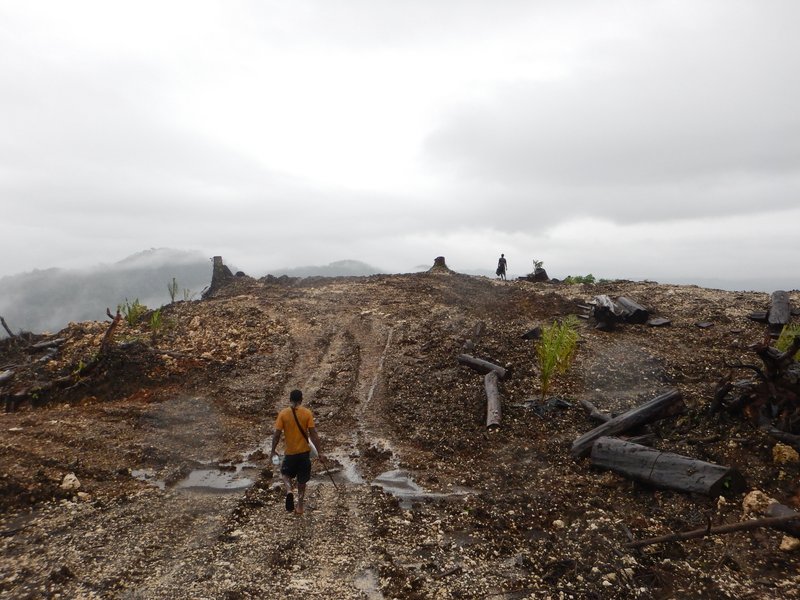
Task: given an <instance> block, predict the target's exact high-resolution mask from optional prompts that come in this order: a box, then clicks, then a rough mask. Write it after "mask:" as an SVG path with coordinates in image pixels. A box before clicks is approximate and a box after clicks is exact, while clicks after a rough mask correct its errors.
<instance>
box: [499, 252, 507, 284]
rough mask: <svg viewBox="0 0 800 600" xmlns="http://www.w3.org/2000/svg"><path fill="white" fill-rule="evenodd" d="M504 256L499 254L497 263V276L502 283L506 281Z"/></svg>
mask: <svg viewBox="0 0 800 600" xmlns="http://www.w3.org/2000/svg"><path fill="white" fill-rule="evenodd" d="M506 267H507V263H506V255H505V254H501V255H500V260H498V261H497V276H498V277H500V279H502V280H503V281H505V279H506Z"/></svg>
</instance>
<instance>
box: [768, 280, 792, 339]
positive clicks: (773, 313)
mask: <svg viewBox="0 0 800 600" xmlns="http://www.w3.org/2000/svg"><path fill="white" fill-rule="evenodd" d="M791 317H792V311H791V308H790V307H789V294H788V293H786V292H784V291H783V290H778V291H776V292H772V296H771V297H770V307H769V312H768V313H767V323H769V329H770V331H771V332H772V333H780V332H781V329H783V326H784V325H786V324H787V323H788V322H789V319H791Z"/></svg>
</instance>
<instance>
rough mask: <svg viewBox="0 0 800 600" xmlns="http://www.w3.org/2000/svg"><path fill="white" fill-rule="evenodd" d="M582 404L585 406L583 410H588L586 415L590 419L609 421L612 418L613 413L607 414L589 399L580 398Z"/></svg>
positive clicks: (602, 421)
mask: <svg viewBox="0 0 800 600" xmlns="http://www.w3.org/2000/svg"><path fill="white" fill-rule="evenodd" d="M579 402H580V405H581V406H582V407H583V410H585V411H586V415H587V416H588V417H589V418H590V419H594V420H595V421H600V422H601V423H607V422H608V421H610V420H611V415H607V414H605V413H603V412H600V410H599V409H598V408H597V407H596V406H595V405H594V404H592V403H591V402H589V401H588V400H580V401H579Z"/></svg>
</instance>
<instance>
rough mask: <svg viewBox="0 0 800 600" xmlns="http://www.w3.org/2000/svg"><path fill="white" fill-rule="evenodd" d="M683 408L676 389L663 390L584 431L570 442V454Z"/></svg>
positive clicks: (576, 455) (580, 453)
mask: <svg viewBox="0 0 800 600" xmlns="http://www.w3.org/2000/svg"><path fill="white" fill-rule="evenodd" d="M685 409H686V405H685V404H684V403H683V398H682V396H681V393H680V392H679V391H678V390H670V391H668V392H665V393H663V394H661V395H660V396H656V397H655V398H653V399H652V400H650V401H648V402H646V403H645V404H642V405H641V406H638V407H636V408H633V409H631V410H629V411H628V412H626V413H623V414H621V415H619V416H617V417H614V418H613V419H611V420H610V421H607V422H605V423H603V424H602V425H598V426H597V427H595V428H594V429H592V430H591V431H588V432H586V433H584V434H583V435H582V436H580V437H579V438H578V439H576V440H575V441H574V442H573V443H572V450H571V452H572V456H573V458H580V457H582V456H585V455H587V454H589V451H590V450H591V449H592V444H594V442H595V441H596V440H597V439H599V438H601V437H604V436H609V435H617V434H620V433H623V432H625V431H628V430H629V429H633V428H634V427H638V426H639V425H644V424H645V423H651V422H653V421H657V420H659V419H663V418H665V417H671V416H673V415H676V414H678V413H681V412H683V411H684V410H685Z"/></svg>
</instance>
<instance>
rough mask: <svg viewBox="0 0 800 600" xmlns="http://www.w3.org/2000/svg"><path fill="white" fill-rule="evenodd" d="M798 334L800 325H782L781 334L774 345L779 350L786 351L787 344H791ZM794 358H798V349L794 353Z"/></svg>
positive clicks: (799, 351) (799, 352) (799, 353)
mask: <svg viewBox="0 0 800 600" xmlns="http://www.w3.org/2000/svg"><path fill="white" fill-rule="evenodd" d="M798 335H800V325H798V324H794V325H784V326H783V329H782V330H781V335H780V336H779V337H778V341H777V342H775V347H776V348H777V349H778V350H780V351H781V352H786V351H787V350H788V349H789V346H791V345H792V341H793V340H794V338H795V337H797V336H798ZM794 359H795V360H800V350H798V351H797V353H796V354H795V355H794Z"/></svg>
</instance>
